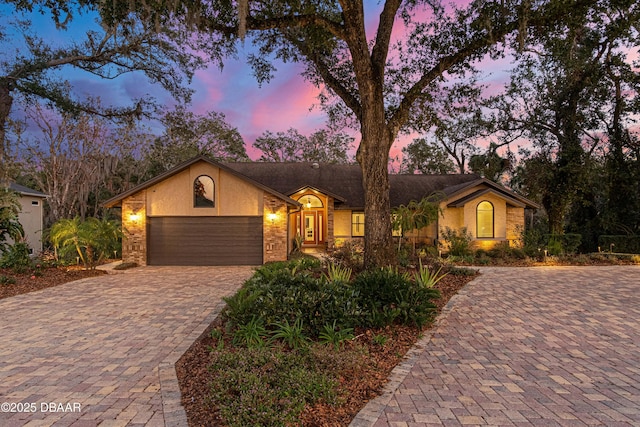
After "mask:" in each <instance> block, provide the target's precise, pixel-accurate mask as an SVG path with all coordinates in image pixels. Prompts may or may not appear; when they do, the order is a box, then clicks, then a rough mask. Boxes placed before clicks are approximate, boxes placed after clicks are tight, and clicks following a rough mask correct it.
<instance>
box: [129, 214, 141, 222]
mask: <svg viewBox="0 0 640 427" xmlns="http://www.w3.org/2000/svg"><path fill="white" fill-rule="evenodd" d="M140 218H141V216H140V214H139V213H137V212H135V213H131V214H129V220H130V221H131V222H135V223H137V222H139V221H140Z"/></svg>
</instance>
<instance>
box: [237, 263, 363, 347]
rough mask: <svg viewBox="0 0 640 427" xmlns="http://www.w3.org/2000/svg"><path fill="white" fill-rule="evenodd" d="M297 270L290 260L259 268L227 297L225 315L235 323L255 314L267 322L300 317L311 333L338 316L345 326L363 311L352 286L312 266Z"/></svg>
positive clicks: (291, 321)
mask: <svg viewBox="0 0 640 427" xmlns="http://www.w3.org/2000/svg"><path fill="white" fill-rule="evenodd" d="M293 270H294V271H292V269H290V265H289V264H288V263H280V264H279V265H278V266H276V265H274V264H271V265H269V267H267V268H264V267H262V268H260V269H258V271H256V273H255V274H254V275H253V277H251V278H250V279H249V280H248V281H247V282H246V283H245V284H244V286H243V288H242V289H241V290H240V291H239V292H238V293H236V294H235V295H234V296H232V297H230V298H225V301H226V302H227V309H226V310H225V316H226V317H227V318H228V319H229V320H230V321H231V322H232V324H234V325H241V324H246V323H248V322H249V321H250V320H251V319H252V318H253V316H257V317H259V318H261V319H263V320H264V322H265V324H266V325H275V324H280V323H283V322H285V321H287V322H289V323H293V322H295V321H296V320H297V319H300V320H301V322H302V323H303V325H304V333H305V334H306V335H307V336H310V337H316V336H318V334H319V332H320V331H321V329H322V327H323V325H324V324H325V323H331V322H333V321H334V320H337V321H338V324H339V325H340V326H341V327H343V326H344V327H348V326H353V323H354V318H357V317H359V315H360V314H359V313H360V311H359V307H358V305H357V303H358V298H357V295H356V291H355V289H354V288H353V287H352V286H350V285H349V284H347V283H344V282H340V281H338V282H329V281H327V280H326V279H325V278H324V277H323V276H320V277H315V276H314V275H312V274H311V273H310V272H309V271H308V270H297V269H293Z"/></svg>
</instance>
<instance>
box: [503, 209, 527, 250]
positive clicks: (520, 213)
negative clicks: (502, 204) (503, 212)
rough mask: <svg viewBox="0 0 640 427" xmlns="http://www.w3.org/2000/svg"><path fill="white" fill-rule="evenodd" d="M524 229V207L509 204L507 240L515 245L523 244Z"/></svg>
mask: <svg viewBox="0 0 640 427" xmlns="http://www.w3.org/2000/svg"><path fill="white" fill-rule="evenodd" d="M523 231H524V208H516V207H509V206H507V240H508V241H509V244H510V245H511V246H514V247H521V246H522V232H523Z"/></svg>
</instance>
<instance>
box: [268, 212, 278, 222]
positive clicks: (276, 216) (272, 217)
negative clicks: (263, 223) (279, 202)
mask: <svg viewBox="0 0 640 427" xmlns="http://www.w3.org/2000/svg"><path fill="white" fill-rule="evenodd" d="M267 218H269V220H270V221H271V224H273V223H274V222H276V218H278V214H277V213H275V212H271V213H270V214H268V215H267Z"/></svg>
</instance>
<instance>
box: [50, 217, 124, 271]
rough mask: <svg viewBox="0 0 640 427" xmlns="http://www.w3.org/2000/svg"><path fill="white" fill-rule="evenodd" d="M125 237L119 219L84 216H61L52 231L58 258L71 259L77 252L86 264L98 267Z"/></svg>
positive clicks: (52, 240) (52, 239)
mask: <svg viewBox="0 0 640 427" xmlns="http://www.w3.org/2000/svg"><path fill="white" fill-rule="evenodd" d="M120 236H121V231H120V227H119V226H118V224H117V222H115V221H110V220H106V219H103V220H99V219H97V218H89V219H88V220H87V221H82V220H81V219H80V217H75V218H73V219H61V220H60V221H58V222H56V223H55V224H53V226H52V227H51V230H50V231H49V240H50V241H51V243H52V244H53V247H54V250H55V253H56V258H57V259H60V258H63V259H64V258H67V257H69V256H71V255H72V254H73V253H75V254H76V255H77V257H78V259H79V260H80V261H82V264H83V265H84V266H85V267H91V268H94V267H95V265H96V263H97V262H99V261H102V260H103V259H105V258H106V257H108V256H109V254H110V253H112V252H113V250H114V248H115V247H116V245H117V243H118V239H119V238H120Z"/></svg>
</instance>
